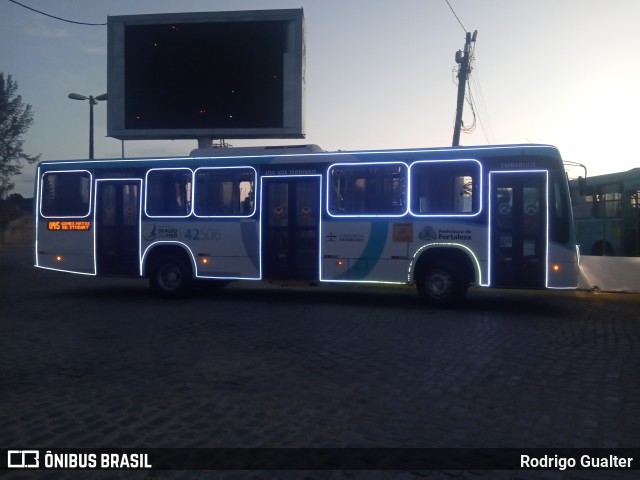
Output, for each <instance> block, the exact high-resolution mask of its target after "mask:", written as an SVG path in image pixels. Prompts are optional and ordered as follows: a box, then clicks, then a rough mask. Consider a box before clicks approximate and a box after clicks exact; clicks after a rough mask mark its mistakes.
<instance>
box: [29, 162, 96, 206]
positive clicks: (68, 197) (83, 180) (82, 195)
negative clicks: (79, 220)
mask: <svg viewBox="0 0 640 480" xmlns="http://www.w3.org/2000/svg"><path fill="white" fill-rule="evenodd" d="M90 198H91V174H90V173H89V172H87V171H85V170H83V171H73V172H47V173H45V174H44V175H43V176H42V194H41V196H40V213H41V214H42V216H44V217H86V216H87V215H89V208H90V207H89V203H90Z"/></svg>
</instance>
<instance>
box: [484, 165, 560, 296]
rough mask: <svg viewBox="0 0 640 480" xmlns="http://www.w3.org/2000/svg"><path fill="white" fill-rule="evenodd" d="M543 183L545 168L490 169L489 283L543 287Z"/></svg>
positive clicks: (545, 244) (507, 285)
mask: <svg viewBox="0 0 640 480" xmlns="http://www.w3.org/2000/svg"><path fill="white" fill-rule="evenodd" d="M547 182H548V180H547V172H545V171H528V172H527V171H522V172H490V174H489V185H490V204H489V205H490V207H489V215H490V219H489V258H490V260H489V265H490V271H489V276H490V284H491V286H494V287H504V288H510V287H516V288H544V287H545V286H546V271H547V270H546V269H547V266H546V263H547V234H548V232H547Z"/></svg>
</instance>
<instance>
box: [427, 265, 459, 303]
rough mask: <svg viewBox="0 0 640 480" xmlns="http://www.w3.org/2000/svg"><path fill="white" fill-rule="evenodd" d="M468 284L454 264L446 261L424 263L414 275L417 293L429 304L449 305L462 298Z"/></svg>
mask: <svg viewBox="0 0 640 480" xmlns="http://www.w3.org/2000/svg"><path fill="white" fill-rule="evenodd" d="M468 286H469V284H468V283H467V282H465V281H464V280H463V279H462V277H461V275H460V274H459V273H458V269H457V268H455V265H454V264H451V263H448V262H437V263H433V264H429V265H426V266H425V267H424V268H423V269H422V271H421V272H419V273H418V275H417V276H416V287H417V289H418V294H419V295H420V297H422V299H424V300H425V301H426V302H427V303H429V304H431V305H440V306H450V305H452V304H454V303H455V302H457V301H459V300H462V298H463V297H464V296H465V294H466V293H467V288H468Z"/></svg>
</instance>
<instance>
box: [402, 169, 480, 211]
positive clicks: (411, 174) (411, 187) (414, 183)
mask: <svg viewBox="0 0 640 480" xmlns="http://www.w3.org/2000/svg"><path fill="white" fill-rule="evenodd" d="M436 163H440V164H443V163H449V164H453V163H475V164H476V165H477V167H478V170H477V172H478V178H477V182H478V186H477V190H476V187H475V182H476V178H474V177H473V176H471V178H472V179H473V183H474V186H473V188H472V195H471V205H472V206H473V200H474V193H473V192H476V191H477V194H476V195H477V197H478V204H477V205H478V207H477V211H473V209H472V211H471V212H452V213H421V212H419V211H414V208H413V198H412V196H413V190H414V188H416V187H417V183H418V182H417V181H416V180H414V179H415V175H417V174H414V172H413V169H414V168H415V167H417V166H421V165H425V164H436ZM483 188H484V172H483V168H482V163H481V162H480V161H479V160H477V159H475V158H460V159H442V160H418V161H415V162H413V163H412V164H411V165H410V166H409V212H410V213H411V215H412V216H414V217H419V218H428V217H430V218H438V217H447V218H449V217H462V218H464V217H467V218H469V217H476V216H478V215H480V214H481V213H482V208H483V198H484V192H483Z"/></svg>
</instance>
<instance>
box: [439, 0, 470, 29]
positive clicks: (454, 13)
mask: <svg viewBox="0 0 640 480" xmlns="http://www.w3.org/2000/svg"><path fill="white" fill-rule="evenodd" d="M444 1H445V2H447V5H449V8H450V9H451V12H452V13H453V16H454V17H456V20H458V23H459V24H460V26H461V27H462V29H463V30H464V33H467V29H466V28H464V25H462V22H461V21H460V19H459V18H458V15H456V12H455V10H454V9H453V7H452V6H451V4H450V3H449V0H444Z"/></svg>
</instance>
